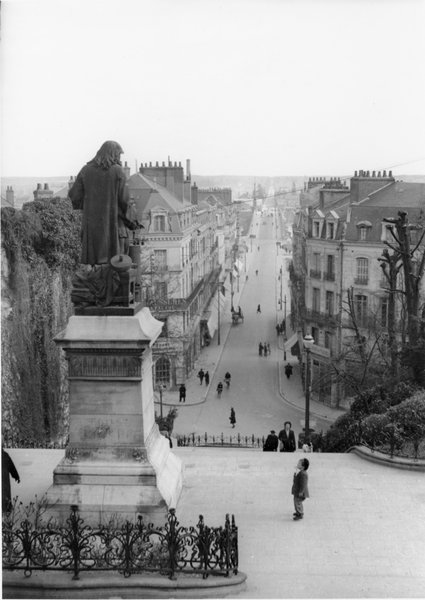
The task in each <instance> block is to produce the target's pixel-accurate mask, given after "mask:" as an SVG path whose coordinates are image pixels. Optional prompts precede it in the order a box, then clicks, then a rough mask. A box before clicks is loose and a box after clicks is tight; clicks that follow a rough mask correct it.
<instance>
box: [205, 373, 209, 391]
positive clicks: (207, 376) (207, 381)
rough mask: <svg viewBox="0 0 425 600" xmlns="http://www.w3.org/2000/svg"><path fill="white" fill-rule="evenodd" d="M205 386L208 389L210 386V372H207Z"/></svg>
mask: <svg viewBox="0 0 425 600" xmlns="http://www.w3.org/2000/svg"><path fill="white" fill-rule="evenodd" d="M205 385H206V386H207V387H208V386H209V385H210V374H209V373H208V371H205Z"/></svg>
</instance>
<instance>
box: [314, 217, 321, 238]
mask: <svg viewBox="0 0 425 600" xmlns="http://www.w3.org/2000/svg"><path fill="white" fill-rule="evenodd" d="M319 234H320V222H319V221H313V237H319Z"/></svg>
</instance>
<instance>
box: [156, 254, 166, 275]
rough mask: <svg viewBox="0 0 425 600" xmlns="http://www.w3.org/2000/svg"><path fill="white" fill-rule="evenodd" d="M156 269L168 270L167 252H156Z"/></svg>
mask: <svg viewBox="0 0 425 600" xmlns="http://www.w3.org/2000/svg"><path fill="white" fill-rule="evenodd" d="M153 252H154V268H155V269H158V270H159V271H163V270H164V269H166V268H167V251H166V250H154V251H153Z"/></svg>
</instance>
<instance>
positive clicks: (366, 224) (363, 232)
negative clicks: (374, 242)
mask: <svg viewBox="0 0 425 600" xmlns="http://www.w3.org/2000/svg"><path fill="white" fill-rule="evenodd" d="M371 227H372V223H371V222H370V221H360V222H359V223H357V231H358V239H359V240H360V241H365V240H367V238H368V235H369V231H368V230H369V229H371Z"/></svg>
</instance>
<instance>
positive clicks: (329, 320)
mask: <svg viewBox="0 0 425 600" xmlns="http://www.w3.org/2000/svg"><path fill="white" fill-rule="evenodd" d="M303 317H304V319H308V320H309V321H315V322H316V323H323V324H326V325H328V326H330V327H336V326H337V324H338V316H337V315H331V314H328V313H324V312H321V311H319V310H312V309H310V308H305V309H304V311H303Z"/></svg>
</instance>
